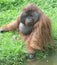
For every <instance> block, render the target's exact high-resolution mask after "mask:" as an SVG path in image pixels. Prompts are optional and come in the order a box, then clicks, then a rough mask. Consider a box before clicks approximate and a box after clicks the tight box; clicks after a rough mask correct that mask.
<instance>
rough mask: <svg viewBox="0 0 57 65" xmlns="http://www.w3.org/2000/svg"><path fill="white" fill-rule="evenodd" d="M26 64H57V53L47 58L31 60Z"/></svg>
mask: <svg viewBox="0 0 57 65" xmlns="http://www.w3.org/2000/svg"><path fill="white" fill-rule="evenodd" d="M26 65H57V53H56V54H55V53H54V54H53V55H50V56H48V57H46V58H45V59H37V60H29V61H27V64H26Z"/></svg>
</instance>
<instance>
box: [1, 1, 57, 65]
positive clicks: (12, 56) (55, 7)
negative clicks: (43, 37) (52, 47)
mask: <svg viewBox="0 0 57 65" xmlns="http://www.w3.org/2000/svg"><path fill="white" fill-rule="evenodd" d="M28 3H34V4H36V5H37V6H38V7H39V8H40V9H41V10H42V11H43V12H44V13H45V14H46V15H47V16H48V17H49V18H50V19H51V24H52V36H53V39H54V40H55V42H56V43H57V0H0V27H1V26H2V25H3V24H8V23H9V22H10V21H11V20H16V18H17V16H18V15H19V14H20V13H21V11H22V8H24V6H26V5H27V4H28ZM19 36H20V35H18V33H17V32H7V33H4V34H1V33H0V65H25V61H26V58H25V55H26V54H25V53H26V50H25V46H24V44H23V43H24V42H23V41H22V40H19V41H18V37H19ZM15 38H16V39H15ZM44 54H46V53H42V52H41V53H40V52H38V55H37V56H38V57H44Z"/></svg>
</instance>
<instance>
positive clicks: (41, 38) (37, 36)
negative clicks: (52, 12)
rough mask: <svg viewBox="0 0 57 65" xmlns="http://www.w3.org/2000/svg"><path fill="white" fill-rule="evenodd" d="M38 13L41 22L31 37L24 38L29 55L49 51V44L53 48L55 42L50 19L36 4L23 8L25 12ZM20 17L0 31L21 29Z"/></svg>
mask: <svg viewBox="0 0 57 65" xmlns="http://www.w3.org/2000/svg"><path fill="white" fill-rule="evenodd" d="M28 10H31V11H36V12H38V13H39V14H40V16H39V20H38V21H37V22H36V23H35V24H34V26H33V30H32V32H31V33H30V34H29V35H23V34H22V33H20V31H19V33H20V35H22V36H23V38H24V40H25V43H26V48H27V51H28V53H34V52H35V50H42V49H48V44H49V45H50V46H51V47H52V48H53V46H54V44H53V40H52V37H51V22H50V19H49V18H48V17H47V16H46V15H45V14H44V13H43V12H42V11H41V10H40V9H39V8H38V7H37V6H36V5H34V4H29V5H27V6H26V7H24V8H23V11H22V12H24V11H28ZM19 23H20V16H19V17H18V18H17V20H16V21H14V22H12V23H10V24H8V25H6V26H4V27H2V28H0V31H10V30H11V31H12V30H16V29H18V28H19Z"/></svg>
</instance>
